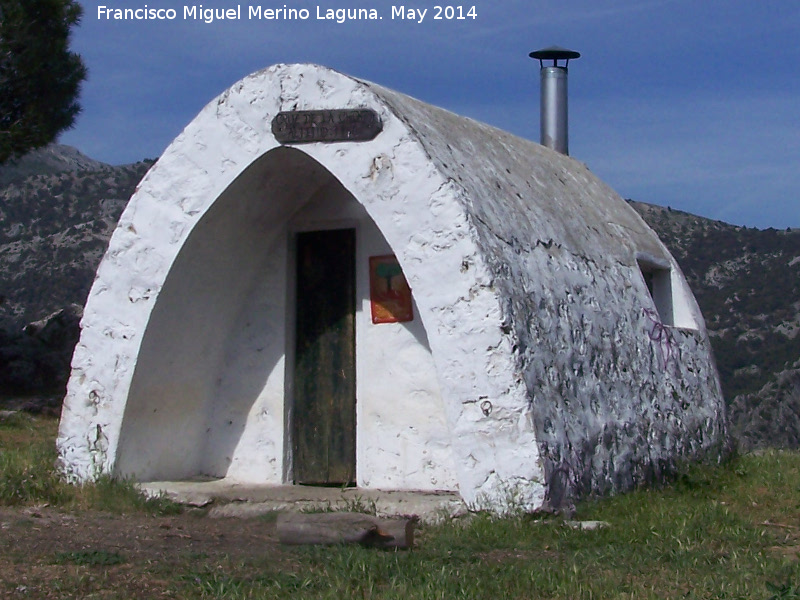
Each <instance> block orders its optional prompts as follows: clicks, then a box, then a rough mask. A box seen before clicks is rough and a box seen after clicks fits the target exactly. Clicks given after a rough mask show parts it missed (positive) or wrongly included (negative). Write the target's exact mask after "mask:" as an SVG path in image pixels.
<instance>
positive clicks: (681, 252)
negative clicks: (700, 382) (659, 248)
mask: <svg viewBox="0 0 800 600" xmlns="http://www.w3.org/2000/svg"><path fill="white" fill-rule="evenodd" d="M631 204H632V206H633V207H634V208H635V209H636V210H637V211H638V212H639V214H641V215H642V217H643V218H644V219H645V221H647V222H648V223H649V225H650V226H651V227H652V228H653V229H655V230H656V232H657V233H658V234H659V236H660V237H661V239H662V240H663V241H664V243H665V244H666V245H667V246H668V247H669V249H670V251H671V252H672V254H673V256H675V258H676V260H677V261H678V262H679V263H680V265H681V268H682V269H683V272H684V274H685V275H686V277H687V279H688V280H689V285H691V287H692V290H693V291H694V293H695V296H696V298H697V301H698V303H699V304H700V308H701V309H702V311H703V315H704V316H705V319H706V325H707V326H708V330H709V334H710V336H711V342H712V344H713V346H714V353H715V355H716V358H717V366H718V368H719V371H720V376H721V377H722V385H723V389H724V392H725V398H726V399H727V400H728V404H729V407H730V415H729V416H730V420H731V427H732V429H733V431H734V434H735V435H736V437H737V438H738V440H739V442H740V444H741V445H742V446H744V447H745V448H750V447H754V446H755V447H757V446H762V445H764V444H765V443H767V442H770V443H777V444H779V445H781V446H787V447H793V448H797V447H800V229H787V230H776V229H763V230H762V229H751V228H747V227H736V226H734V225H729V224H727V223H723V222H720V221H712V220H710V219H704V218H702V217H698V216H695V215H692V214H689V213H685V212H681V211H675V210H671V209H669V208H663V207H660V206H652V205H649V204H643V203H640V202H632V203H631Z"/></svg>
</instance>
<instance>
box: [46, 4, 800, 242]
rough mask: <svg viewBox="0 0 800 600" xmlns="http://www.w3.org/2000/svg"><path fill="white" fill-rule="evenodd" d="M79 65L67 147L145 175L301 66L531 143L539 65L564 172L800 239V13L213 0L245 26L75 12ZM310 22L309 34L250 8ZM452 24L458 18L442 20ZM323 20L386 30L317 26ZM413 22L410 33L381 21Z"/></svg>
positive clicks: (771, 7)
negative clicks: (243, 100) (557, 114)
mask: <svg viewBox="0 0 800 600" xmlns="http://www.w3.org/2000/svg"><path fill="white" fill-rule="evenodd" d="M82 4H83V7H84V11H85V14H84V17H83V21H82V23H81V26H80V28H79V29H77V30H76V31H75V35H74V39H73V49H74V50H76V51H77V52H79V53H80V54H81V55H82V56H83V58H84V61H85V63H86V64H87V66H88V68H89V79H88V81H87V82H86V83H85V84H84V87H83V92H82V105H83V114H82V115H81V116H80V118H79V120H78V123H77V125H76V126H75V128H74V129H73V130H71V131H69V132H67V133H66V134H64V135H63V136H62V137H61V140H60V141H61V142H62V143H65V144H70V145H73V146H76V147H77V148H79V149H80V150H81V151H82V152H84V153H85V154H88V155H89V156H91V157H92V158H95V159H97V160H102V161H105V162H109V163H112V164H121V163H127V162H135V161H137V160H140V159H142V158H145V157H153V158H154V157H157V156H158V155H159V154H160V153H161V152H162V151H163V150H164V149H165V148H166V147H167V146H168V145H169V143H170V142H171V141H172V139H173V138H175V136H176V135H177V134H178V133H180V131H181V130H182V129H183V128H184V127H185V126H186V125H187V124H188V123H189V122H190V121H191V120H192V119H193V118H194V116H195V115H196V114H197V113H198V112H199V111H200V109H201V108H202V107H203V106H204V105H205V104H207V103H208V102H210V101H211V100H212V99H213V98H214V97H216V96H217V95H218V94H220V93H221V92H223V91H224V90H225V89H227V88H228V87H230V86H231V85H232V84H233V83H235V82H236V81H238V80H239V79H241V78H242V77H244V76H246V75H248V74H250V73H252V72H254V71H257V70H259V69H261V68H263V67H267V66H269V65H272V64H275V63H290V62H313V63H318V64H322V65H326V66H329V67H332V68H335V69H338V70H340V71H343V72H345V73H347V74H350V75H353V76H356V77H359V78H362V79H367V80H369V81H373V82H376V83H380V84H382V85H385V86H387V87H390V88H393V89H396V90H398V91H401V92H403V93H406V94H409V95H411V96H414V97H417V98H419V99H421V100H424V101H426V102H430V103H431V104H435V105H438V106H441V107H443V108H446V109H448V110H452V111H454V112H457V113H460V114H462V115H465V116H468V117H472V118H474V119H477V120H480V121H484V122H487V123H490V124H492V125H495V126H497V127H500V128H502V129H506V130H508V131H510V132H512V133H514V134H516V135H519V136H522V137H526V138H529V139H533V140H538V137H539V107H538V102H539V100H538V98H539V95H538V94H539V79H538V77H539V76H538V70H539V67H538V63H537V62H536V61H533V60H531V59H530V58H528V53H529V52H530V51H532V50H536V49H539V48H543V47H546V46H550V45H554V44H556V45H559V46H564V47H567V48H571V49H575V50H578V51H579V52H581V54H582V57H581V58H580V59H578V60H576V61H572V62H570V74H569V88H570V91H569V93H570V105H569V111H570V114H569V118H570V140H569V144H570V154H571V155H572V156H573V157H574V158H576V159H578V160H580V161H582V162H584V163H586V164H587V165H588V166H589V168H590V169H591V170H592V171H593V172H594V173H595V174H597V175H598V176H599V177H601V178H602V179H603V180H604V181H606V182H607V183H608V184H609V185H611V186H612V187H613V188H614V189H616V190H617V191H618V192H619V193H620V194H621V195H622V196H624V197H626V198H633V199H635V200H641V201H643V202H650V203H653V204H660V205H663V206H671V207H672V208H677V209H680V210H685V211H688V212H692V213H695V214H698V215H702V216H705V217H710V218H714V219H720V220H723V221H727V222H729V223H733V224H737V225H747V226H751V227H752V226H755V227H762V228H764V227H775V228H779V229H783V228H786V227H800V169H798V166H800V117H799V116H798V113H800V43H798V39H800V2H797V1H796V0H762V1H760V2H754V1H753V0H728V1H717V0H615V1H603V0H491V1H487V0H475V1H473V2H465V3H462V4H460V6H464V7H465V11H466V10H467V9H468V8H470V7H472V6H475V9H476V10H475V12H476V13H477V18H475V19H472V18H468V19H466V20H462V21H447V20H441V21H435V20H433V11H434V6H435V5H437V4H440V5H444V3H443V2H439V1H438V0H431V1H430V2H418V1H413V2H399V1H397V2H394V3H392V2H391V1H384V0H372V1H371V2H370V1H360V0H339V1H338V2H337V1H335V0H331V1H328V0H319V2H307V1H305V0H281V1H280V2H276V3H273V4H268V3H266V2H258V1H257V0H256V1H253V0H250V1H248V0H244V1H242V2H235V1H231V0H207V1H206V2H202V3H200V2H198V3H196V4H198V5H199V4H202V6H203V7H204V8H216V9H220V8H230V7H235V6H237V5H241V7H242V12H243V15H242V19H241V20H228V21H215V22H212V23H205V22H203V21H196V20H184V19H183V10H184V6H190V7H191V6H194V5H195V3H192V2H176V1H173V0H142V1H139V0H103V1H101V2H88V1H84V2H82ZM284 4H285V5H286V6H287V7H288V8H297V9H301V8H307V9H309V10H310V12H311V18H310V19H308V20H306V21H286V20H282V21H265V20H262V21H256V20H248V19H247V16H246V14H247V7H248V6H249V5H254V6H256V5H259V6H262V7H263V8H282V7H283V6H284ZM101 5H102V6H106V7H108V8H144V7H145V5H147V7H148V8H163V9H167V8H173V9H175V10H177V13H178V18H177V19H175V20H172V21H156V20H147V21H144V20H140V21H113V20H100V19H98V6H101ZM453 5H454V6H459V4H455V3H454V4H453ZM317 6H319V7H320V10H321V11H322V12H323V13H324V12H325V11H326V9H328V8H334V9H335V8H347V7H351V8H352V7H358V8H374V9H376V10H377V11H378V12H379V14H380V15H382V16H383V19H382V20H380V21H356V22H348V23H342V24H339V23H336V22H335V21H329V20H317V19H316V11H317ZM392 6H404V7H405V8H407V9H408V8H414V9H424V8H427V9H428V12H427V15H426V17H425V19H424V20H423V22H422V23H416V22H412V21H401V20H398V19H394V20H393V19H391V7H392Z"/></svg>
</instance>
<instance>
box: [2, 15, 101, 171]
mask: <svg viewBox="0 0 800 600" xmlns="http://www.w3.org/2000/svg"><path fill="white" fill-rule="evenodd" d="M82 14H83V10H82V8H81V6H80V5H79V4H78V3H77V2H76V1H75V0H0V164H3V163H4V162H6V161H8V160H9V159H13V158H17V157H19V156H22V155H23V154H25V153H26V152H28V151H30V150H33V149H35V148H40V147H41V146H45V145H47V144H49V143H50V142H52V141H53V140H55V138H56V136H57V135H58V134H59V133H60V132H62V131H64V130H66V129H69V128H70V127H72V125H73V124H74V122H75V118H76V117H77V116H78V113H79V112H80V110H81V109H80V105H79V104H78V94H79V92H80V87H81V83H82V82H83V80H84V79H85V78H86V68H85V67H84V65H83V61H82V60H81V58H80V56H79V55H77V54H75V53H73V52H70V50H69V38H70V30H71V28H72V27H73V26H74V25H76V24H77V23H78V22H79V21H80V18H81V15H82Z"/></svg>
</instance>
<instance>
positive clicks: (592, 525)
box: [564, 521, 611, 531]
mask: <svg viewBox="0 0 800 600" xmlns="http://www.w3.org/2000/svg"><path fill="white" fill-rule="evenodd" d="M564 525H566V526H567V527H572V529H580V530H581V531H594V530H595V529H605V528H606V527H611V523H608V522H607V521H564Z"/></svg>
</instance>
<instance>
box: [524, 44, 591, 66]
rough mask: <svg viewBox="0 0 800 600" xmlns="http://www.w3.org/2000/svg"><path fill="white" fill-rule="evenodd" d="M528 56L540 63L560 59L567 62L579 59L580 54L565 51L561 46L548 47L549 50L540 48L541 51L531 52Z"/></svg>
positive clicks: (573, 51)
mask: <svg viewBox="0 0 800 600" xmlns="http://www.w3.org/2000/svg"><path fill="white" fill-rule="evenodd" d="M528 56H530V57H531V58H535V59H537V60H539V61H540V62H541V61H543V60H552V61H557V60H560V59H565V60H567V61H569V60H570V59H572V58H580V57H581V53H580V52H575V50H567V49H566V48H562V47H561V46H550V47H549V48H542V49H541V50H536V51H534V52H531V53H530V54H529V55H528Z"/></svg>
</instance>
